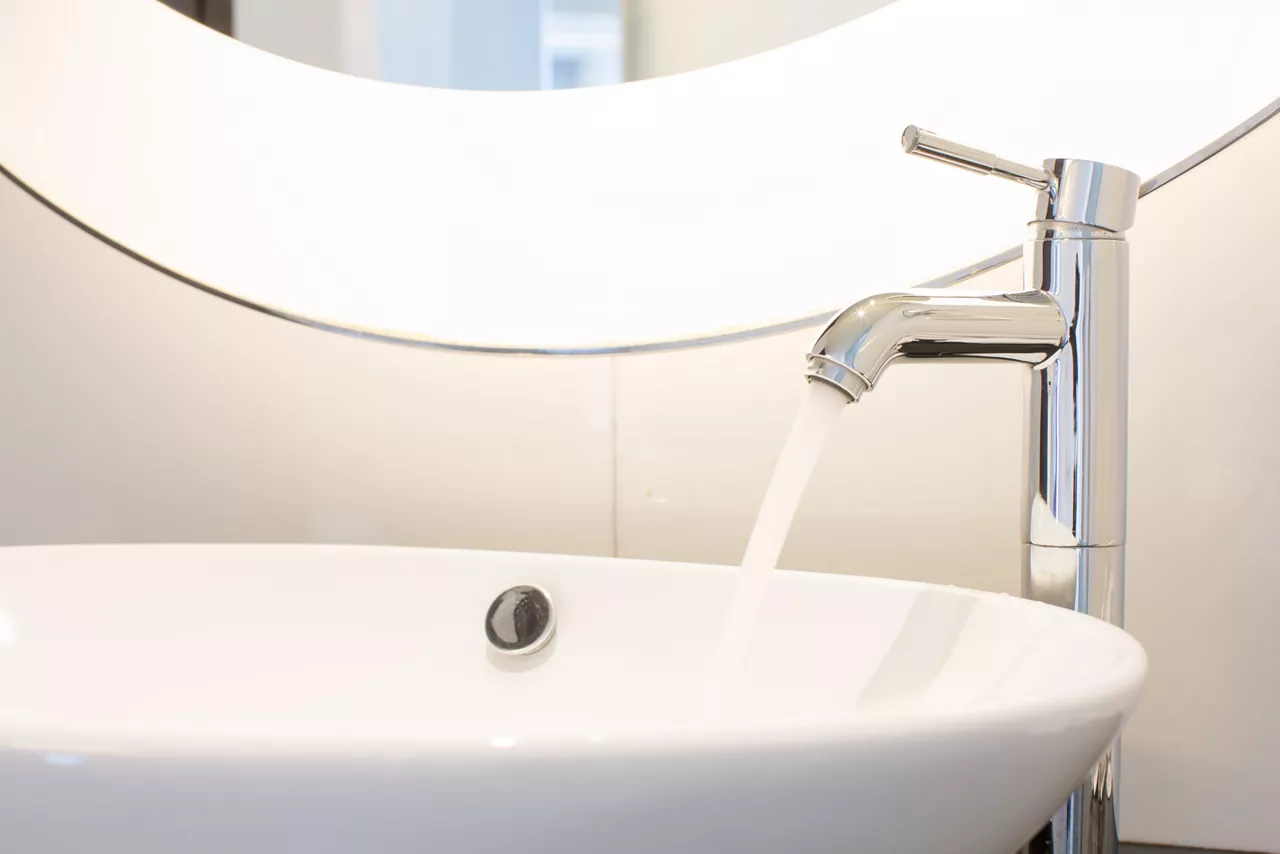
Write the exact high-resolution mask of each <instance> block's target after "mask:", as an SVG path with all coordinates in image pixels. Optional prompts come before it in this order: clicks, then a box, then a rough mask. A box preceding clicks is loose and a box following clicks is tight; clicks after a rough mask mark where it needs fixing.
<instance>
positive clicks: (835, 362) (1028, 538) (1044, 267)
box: [806, 127, 1139, 854]
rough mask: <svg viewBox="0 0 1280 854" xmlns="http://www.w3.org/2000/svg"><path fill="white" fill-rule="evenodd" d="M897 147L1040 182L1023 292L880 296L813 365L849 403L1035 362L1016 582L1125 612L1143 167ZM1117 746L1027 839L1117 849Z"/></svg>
mask: <svg viewBox="0 0 1280 854" xmlns="http://www.w3.org/2000/svg"><path fill="white" fill-rule="evenodd" d="M902 145H903V149H904V150H905V151H906V152H908V153H910V154H916V155H919V156H922V157H927V158H930V159H933V160H938V161H941V162H944V163H947V164H949V165H952V166H959V167H961V168H964V169H967V170H970V171H973V172H977V173H981V174H988V175H996V176H998V177H1002V178H1006V179H1008V180H1011V181H1016V182H1017V183H1020V184H1024V185H1026V186H1029V187H1032V188H1034V189H1036V190H1038V191H1039V192H1038V194H1037V199H1036V209H1035V215H1034V217H1033V219H1032V220H1031V222H1030V223H1029V226H1030V229H1031V234H1030V237H1029V239H1028V241H1027V243H1026V245H1025V248H1024V252H1023V260H1024V271H1023V272H1024V276H1023V282H1024V286H1025V290H1022V291H1018V292H1014V293H1007V294H970V293H948V294H942V295H927V294H923V293H905V294H885V295H881V296H877V297H872V298H870V299H867V300H862V301H861V302H858V303H855V304H854V305H852V306H850V307H849V308H847V309H845V310H844V311H843V312H841V313H840V314H839V315H837V316H836V318H835V319H834V320H832V322H831V323H830V324H829V325H828V326H827V328H826V330H824V331H823V333H822V335H821V336H820V337H819V338H818V341H817V342H816V343H815V344H814V347H813V350H812V352H811V353H810V354H809V367H808V370H807V371H806V375H807V377H808V378H809V380H810V381H812V382H823V383H827V384H829V385H833V386H836V387H837V388H839V389H840V390H842V391H843V392H844V393H845V394H846V395H848V397H849V399H850V401H856V400H858V399H859V398H860V397H861V396H862V394H863V393H864V392H865V391H868V390H870V389H871V388H872V387H873V386H874V385H875V383H876V382H877V381H878V380H879V378H880V374H881V372H882V371H883V370H884V369H885V368H886V367H887V366H888V365H889V364H890V363H892V362H893V361H894V360H896V359H898V358H916V359H918V358H961V359H999V360H1006V361H1020V362H1024V363H1027V364H1029V365H1030V366H1031V371H1030V372H1029V373H1030V394H1029V412H1028V427H1029V429H1028V443H1027V445H1028V448H1027V463H1026V480H1025V483H1026V500H1025V502H1024V505H1023V506H1024V526H1023V530H1024V546H1023V548H1024V553H1025V560H1024V567H1023V580H1022V585H1023V586H1022V590H1023V595H1024V596H1025V597H1027V598H1030V599H1036V600H1038V601H1041V602H1049V603H1052V604H1055V605H1060V606H1062V607H1066V608H1072V609H1074V610H1077V611H1081V612H1084V613H1087V614H1092V615H1093V616H1095V617H1099V618H1101V619H1105V620H1108V621H1110V622H1112V623H1114V624H1116V625H1121V624H1122V623H1123V614H1124V535H1125V465H1126V431H1127V408H1128V406H1127V397H1128V386H1127V378H1128V300H1129V294H1128V283H1129V252H1128V244H1127V243H1126V242H1125V239H1124V232H1125V230H1126V229H1128V228H1129V227H1130V226H1131V225H1132V224H1133V219H1134V213H1135V209H1136V207H1137V199H1138V185H1139V180H1138V176H1137V175H1135V174H1133V173H1132V172H1128V171H1126V170H1124V169H1119V168H1117V167H1115V166H1107V165H1105V164H1102V163H1095V162H1092V161H1087V160H1046V161H1045V162H1044V165H1043V167H1034V166H1024V165H1022V164H1018V163H1013V162H1010V161H1007V160H1003V159H1001V158H998V157H995V156H993V155H990V154H987V153H985V152H982V151H978V150H977V149H973V148H968V147H966V146H962V145H957V144H955V143H952V142H948V141H946V140H943V139H940V138H938V137H936V136H934V135H933V134H930V133H928V132H926V131H922V130H919V129H918V128H915V127H908V128H907V129H906V130H905V131H904V132H903V136H902ZM1117 765H1118V761H1117V756H1116V751H1115V749H1114V748H1113V749H1112V750H1110V751H1108V752H1107V754H1106V755H1105V756H1104V757H1103V758H1102V760H1101V761H1100V762H1099V764H1098V765H1097V767H1096V768H1095V769H1094V770H1093V772H1091V773H1090V775H1089V776H1088V778H1087V779H1086V780H1085V782H1084V783H1083V784H1082V785H1081V786H1080V788H1079V789H1078V790H1077V791H1076V792H1075V794H1073V795H1072V796H1071V798H1070V799H1069V800H1068V801H1067V803H1065V804H1064V805H1063V806H1062V807H1061V808H1060V809H1059V810H1058V811H1057V812H1056V813H1055V814H1054V815H1053V816H1052V818H1051V819H1050V820H1049V823H1048V824H1047V825H1046V826H1045V828H1044V829H1043V830H1042V831H1041V832H1040V833H1038V834H1037V835H1036V837H1035V838H1034V839H1033V840H1032V841H1031V843H1030V844H1029V845H1028V846H1027V847H1025V848H1024V849H1022V851H1023V852H1026V854H1116V851H1117V848H1118V842H1117V831H1116V820H1115V801H1114V781H1115V779H1116V768H1117Z"/></svg>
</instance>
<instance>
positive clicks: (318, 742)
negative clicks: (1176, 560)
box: [0, 543, 1148, 760]
mask: <svg viewBox="0 0 1280 854" xmlns="http://www.w3.org/2000/svg"><path fill="white" fill-rule="evenodd" d="M197 550H198V551H216V552H224V553H233V552H254V553H261V554H272V553H274V554H281V555H284V554H291V555H294V556H295V557H297V556H302V557H305V556H306V555H307V554H309V553H310V554H315V553H329V554H333V553H335V552H344V553H350V554H361V553H364V554H385V553H387V552H398V553H412V554H414V555H428V554H430V555H437V556H441V557H444V558H450V557H452V558H455V559H457V558H460V559H464V560H472V561H483V560H485V559H486V558H497V559H499V560H505V561H511V560H513V559H528V558H531V559H533V561H535V562H536V561H538V560H552V561H554V562H555V565H557V566H560V565H564V564H565V563H582V564H587V563H599V562H608V563H611V564H617V565H619V566H632V567H643V568H644V570H645V571H647V572H664V571H665V572H670V573H676V572H699V573H710V574H718V575H723V576H726V577H728V576H731V575H732V574H733V573H734V572H736V571H737V570H738V567H734V566H723V565H716V564H697V563H689V562H677V561H656V560H642V559H635V558H614V557H593V556H582V555H554V554H546V553H533V552H499V551H482V550H470V549H442V548H418V547H406V546H370V545H346V544H342V545H324V544H280V543H271V544H251V543H218V544H197V543H181V544H103V545H94V544H73V545H49V546H43V545H36V546H9V547H0V569H3V564H4V563H6V562H8V561H9V560H12V559H16V560H21V558H22V556H23V555H24V554H34V553H40V554H45V555H47V554H51V553H53V554H73V555H74V554H77V553H88V554H90V555H103V554H107V555H110V554H116V555H119V554H127V553H129V552H131V551H145V552H150V553H154V552H160V551H183V552H186V551H197ZM774 573H775V574H774V576H773V578H774V579H775V580H777V579H782V580H784V583H786V580H787V579H791V580H797V581H798V580H801V579H802V580H803V581H802V583H809V584H821V585H830V586H834V587H843V586H845V585H861V586H864V587H867V588H871V589H874V588H888V589H896V590H917V591H940V592H946V593H948V594H951V595H958V596H964V597H973V598H975V599H977V600H979V601H989V602H997V603H999V605H1000V607H1012V608H1019V609H1021V608H1029V609H1040V608H1053V609H1054V612H1055V614H1057V615H1059V616H1062V617H1064V618H1066V619H1067V620H1071V621H1078V622H1079V625H1081V626H1082V627H1085V626H1087V628H1086V629H1085V630H1087V631H1092V632H1096V633H1101V634H1107V635H1109V636H1110V637H1111V639H1112V642H1113V643H1115V644H1117V645H1118V646H1117V649H1118V653H1117V658H1116V661H1114V662H1112V663H1110V664H1109V665H1108V666H1107V668H1106V669H1105V670H1104V671H1103V672H1101V673H1099V674H1098V676H1097V678H1096V679H1093V680H1090V681H1089V682H1088V683H1087V684H1086V685H1083V686H1080V690H1076V691H1073V692H1070V693H1069V694H1066V695H1064V696H1060V697H1053V698H1051V699H1048V700H1042V699H1036V698H1020V699H1019V700H1018V701H1017V702H1009V703H1004V704H1001V705H999V706H996V707H987V708H980V709H959V710H948V711H947V712H945V713H933V714H924V715H902V716H898V715H895V716H885V717H881V716H853V715H851V716H850V717H849V719H847V720H838V721H837V720H820V721H813V720H809V721H804V720H801V721H785V720H770V721H757V720H734V721H724V720H720V721H708V720H705V719H704V720H693V719H692V716H691V720H690V721H689V722H685V723H676V722H672V721H645V722H643V723H640V724H639V725H637V724H634V723H611V724H607V725H596V726H592V727H588V728H587V730H585V731H579V730H576V729H575V730H574V732H572V733H571V732H570V731H569V730H568V729H566V728H563V727H557V728H545V727H544V728H539V727H536V726H535V727H521V726H519V725H513V726H510V727H506V728H505V730H506V731H505V732H504V733H503V734H502V736H501V737H499V736H497V735H496V734H495V736H494V737H491V738H489V739H483V738H478V737H477V735H476V731H475V730H474V729H472V730H467V731H466V732H465V733H464V732H462V731H461V730H458V729H456V728H455V729H448V728H444V727H441V726H433V725H432V724H431V722H430V721H426V722H425V725H424V724H423V723H419V724H418V725H417V726H415V728H414V729H413V730H412V731H407V730H398V729H395V728H393V727H381V728H380V731H379V733H378V736H379V737H378V738H370V735H369V733H367V732H363V731H362V732H360V733H357V734H356V737H355V738H351V739H349V740H348V741H346V742H343V741H342V740H341V739H339V738H337V737H336V734H335V733H334V732H329V733H325V732H323V731H321V732H319V733H304V734H302V735H301V736H300V737H298V738H291V739H288V740H284V741H282V740H281V738H280V733H278V732H272V733H269V734H265V735H261V736H257V737H252V736H249V735H247V734H245V733H238V734H227V733H208V732H192V731H190V730H187V731H183V730H175V731H173V732H163V731H157V729H156V728H155V727H154V726H147V727H145V728H141V729H139V730H136V731H131V730H129V729H126V728H115V729H112V728H109V727H77V728H67V729H65V730H59V729H57V728H55V727H49V726H38V725H28V726H20V725H19V726H15V725H11V724H6V723H0V751H3V750H13V751H23V752H39V753H44V754H46V756H49V755H55V754H56V755H59V756H61V755H73V756H77V757H87V756H110V755H121V756H145V757H167V758H191V759H208V758H225V759H244V758H254V759H281V760H352V759H354V760H359V759H384V758H387V757H394V758H397V759H408V760H412V759H424V758H431V759H452V758H464V757H480V756H489V757H494V756H502V757H515V756H546V757H561V758H563V757H574V756H614V755H619V754H632V753H637V752H641V753H645V754H647V755H675V754H679V755H690V754H707V753H717V752H723V751H772V750H788V751H795V750H802V749H813V748H821V749H828V750H829V749H842V748H843V749H858V748H868V747H874V746H876V745H881V746H885V745H890V744H895V743H899V742H902V741H908V740H909V741H912V742H921V741H927V740H929V739H934V738H937V739H953V738H963V737H965V736H966V735H969V734H977V733H981V732H990V731H993V730H997V731H998V730H1000V729H1004V728H1010V727H1012V728H1016V729H1021V730H1026V729H1027V728H1032V729H1035V728H1038V727H1040V728H1042V727H1044V726H1049V725H1053V726H1066V725H1069V724H1070V723H1072V722H1088V721H1096V720H1098V719H1099V718H1101V717H1108V716H1114V717H1115V718H1116V725H1117V726H1119V725H1120V724H1122V723H1123V721H1124V720H1126V719H1127V718H1128V716H1129V714H1131V713H1132V709H1133V707H1134V706H1135V705H1136V700H1137V696H1138V695H1139V694H1140V692H1141V690H1142V686H1143V683H1144V681H1145V677H1146V672H1147V667H1148V662H1147V656H1146V653H1145V651H1144V650H1143V649H1142V646H1141V644H1140V643H1139V642H1138V641H1137V640H1136V639H1135V638H1133V636H1132V635H1129V634H1128V633H1127V632H1125V631H1123V630H1122V629H1120V628H1117V627H1115V626H1112V625H1110V624H1108V623H1105V622H1103V621H1101V620H1098V619H1095V618H1093V617H1089V616H1087V615H1084V614H1078V613H1075V612H1071V611H1067V610H1066V609H1062V608H1058V607H1057V606H1053V605H1047V604H1043V603H1039V602H1034V601H1031V600H1027V599H1022V598H1020V597H1016V596H1009V595H1007V594H1001V593H990V592H986V591H980V590H972V589H968V588H962V587H957V586H953V585H941V584H932V583H928V582H918V581H905V580H899V579H886V578H877V577H873V576H862V575H845V574H836V573H820V572H809V571H803V570H781V569H780V570H774ZM819 579H822V580H821V581H820V580H819ZM535 580H536V579H535ZM2 707H3V700H2V699H0V708H2ZM601 735H603V738H601V737H600V736H601ZM317 736H319V738H318V739H317Z"/></svg>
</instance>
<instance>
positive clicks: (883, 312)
mask: <svg viewBox="0 0 1280 854" xmlns="http://www.w3.org/2000/svg"><path fill="white" fill-rule="evenodd" d="M1067 328H1068V321H1067V318H1066V317H1065V316H1064V315H1063V313H1062V310H1061V309H1060V308H1059V306H1058V301H1057V300H1056V299H1054V298H1053V296H1051V295H1050V294H1047V293H1045V292H1043V291H1016V292H1013V293H995V294H980V293H971V294H944V295H937V294H921V293H890V294H880V295H879V296H873V297H868V298H867V299H864V300H861V301H859V302H856V303H854V304H853V305H851V306H849V307H848V308H846V309H845V310H844V311H842V312H840V313H839V314H838V315H836V316H835V318H833V319H832V321H831V322H830V323H829V324H827V328H826V329H824V330H823V332H822V334H821V335H819V336H818V340H817V341H816V342H814V345H813V348H812V350H810V352H809V367H808V369H807V370H806V371H805V376H806V378H807V379H808V380H809V381H810V382H821V383H826V384H828V385H832V386H835V387H836V388H838V389H840V390H841V391H842V392H844V393H845V394H846V395H848V397H849V400H850V401H851V402H856V401H857V400H858V398H860V397H861V396H862V393H863V392H865V391H868V390H870V389H871V388H872V387H873V386H874V385H875V383H876V382H877V381H878V380H879V379H880V374H881V373H883V371H884V369H885V368H886V367H888V366H889V364H890V363H891V362H893V361H894V360H896V359H899V358H906V359H998V360H1003V361H1013V362H1023V363H1025V364H1029V365H1032V366H1037V365H1043V364H1045V363H1047V362H1049V361H1051V360H1052V359H1053V358H1054V356H1055V355H1056V354H1057V353H1058V352H1059V351H1060V350H1061V349H1062V347H1063V345H1064V344H1065V343H1066V340H1067Z"/></svg>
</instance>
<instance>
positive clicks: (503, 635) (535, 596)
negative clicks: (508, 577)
mask: <svg viewBox="0 0 1280 854" xmlns="http://www.w3.org/2000/svg"><path fill="white" fill-rule="evenodd" d="M484 633H485V635H486V636H487V637H488V638H489V643H490V644H491V645H492V646H493V648H494V649H495V650H497V651H498V652H501V653H503V654H504V655H530V654H532V653H535V652H537V651H538V650H540V649H542V648H543V647H544V646H546V645H547V644H548V643H549V642H550V641H551V638H552V636H553V635H554V634H555V633H556V612H555V608H554V607H553V606H552V604H551V597H550V596H548V595H547V593H546V591H544V590H542V589H541V588H539V587H534V586H533V585H531V584H521V585H519V586H516V587H512V588H511V589H509V590H505V591H503V592H502V593H500V594H498V598H496V599H494V600H493V604H492V605H490V606H489V612H488V613H487V614H485V616H484Z"/></svg>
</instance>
